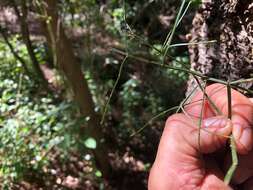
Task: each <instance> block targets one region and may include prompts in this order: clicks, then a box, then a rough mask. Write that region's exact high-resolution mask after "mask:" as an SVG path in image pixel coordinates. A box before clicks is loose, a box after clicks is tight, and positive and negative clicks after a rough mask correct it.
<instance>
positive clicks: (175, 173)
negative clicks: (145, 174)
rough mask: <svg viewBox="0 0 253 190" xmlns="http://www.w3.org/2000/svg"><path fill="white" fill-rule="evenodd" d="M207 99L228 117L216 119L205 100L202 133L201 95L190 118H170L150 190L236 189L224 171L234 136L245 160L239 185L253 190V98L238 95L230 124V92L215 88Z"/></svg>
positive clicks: (188, 111)
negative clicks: (224, 180)
mask: <svg viewBox="0 0 253 190" xmlns="http://www.w3.org/2000/svg"><path fill="white" fill-rule="evenodd" d="M206 93H207V95H208V97H209V98H210V99H211V100H212V102H213V103H214V104H215V105H216V106H217V107H218V109H219V110H220V111H221V112H222V115H218V114H217V113H215V111H214V108H213V107H212V106H211V104H210V103H209V101H207V100H205V101H204V104H203V105H204V106H203V111H202V118H201V121H202V125H201V130H200V132H199V130H198V122H199V120H200V113H201V110H202V99H203V93H202V92H198V93H197V94H196V95H195V96H194V97H193V99H192V100H191V103H190V104H189V105H188V106H186V107H185V110H186V114H182V113H181V114H174V115H173V116H171V117H169V118H168V120H167V121H166V125H165V129H164V132H163V135H162V138H161V141H160V144H159V148H158V152H157V156H156V160H155V162H154V165H153V167H152V169H151V172H150V176H149V184H148V186H149V190H174V189H175V190H178V189H182V190H195V189H203V190H211V189H212V190H227V189H231V187H229V186H227V185H226V184H224V182H223V178H224V171H223V169H224V167H229V165H230V164H228V159H226V156H225V154H226V149H225V147H226V146H225V145H226V142H227V139H228V136H230V134H231V133H232V134H233V136H234V138H235V141H236V148H237V152H238V153H239V154H240V155H239V165H238V168H237V170H236V172H235V175H234V178H233V182H234V183H235V184H244V187H243V188H244V190H248V189H250V188H251V187H252V185H251V184H253V180H252V179H253V178H252V179H251V177H252V176H253V166H252V167H251V168H250V167H249V163H250V162H252V161H251V160H253V151H251V149H252V146H253V133H252V128H251V127H252V123H253V104H252V103H251V102H250V100H249V99H248V98H246V97H245V96H243V95H242V94H240V93H239V92H237V91H235V90H232V94H231V95H232V120H231V121H230V120H229V119H227V115H228V105H227V104H228V103H227V90H226V86H224V85H220V84H213V85H210V86H208V87H207V88H206ZM199 135H200V138H199ZM198 139H199V140H200V142H198ZM222 149H223V150H222ZM220 150H222V151H220ZM220 152H221V154H220ZM224 153H225V154H224ZM215 154H217V155H215ZM227 154H230V153H227ZM221 155H222V156H221ZM241 162H242V163H241ZM224 165H225V166H224Z"/></svg>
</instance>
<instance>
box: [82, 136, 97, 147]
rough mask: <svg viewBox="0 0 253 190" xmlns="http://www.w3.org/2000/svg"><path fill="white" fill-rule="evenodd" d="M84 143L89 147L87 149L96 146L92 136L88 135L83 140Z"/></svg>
mask: <svg viewBox="0 0 253 190" xmlns="http://www.w3.org/2000/svg"><path fill="white" fill-rule="evenodd" d="M84 145H85V146H86V147H87V148H89V149H96V147H97V142H96V140H95V139H94V138H92V137H89V138H88V139H86V140H85V141H84Z"/></svg>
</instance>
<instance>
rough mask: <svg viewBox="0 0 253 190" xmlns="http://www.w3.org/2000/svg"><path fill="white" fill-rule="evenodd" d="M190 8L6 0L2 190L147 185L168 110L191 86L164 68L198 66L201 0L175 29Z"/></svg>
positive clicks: (1, 47)
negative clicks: (192, 57) (192, 45)
mask: <svg viewBox="0 0 253 190" xmlns="http://www.w3.org/2000/svg"><path fill="white" fill-rule="evenodd" d="M181 3H182V2H181V1H177V0H138V1H135V0H125V1H121V0H58V1H57V0H0V184H1V185H0V186H1V188H2V189H19V190H21V189H24V190H25V189H36V190H37V189H50V190H53V189H81V190H93V189H100V190H103V189H109V190H110V189H116V190H125V189H126V190H127V189H128V190H129V189H132V190H134V189H138V190H142V189H146V188H147V178H148V172H149V169H150V167H151V165H152V163H153V161H154V158H155V154H156V149H157V146H158V142H159V138H160V135H161V132H162V130H163V127H164V122H165V120H166V118H167V117H168V115H169V112H167V111H166V110H167V109H169V108H171V107H173V106H176V105H178V104H179V103H180V101H181V100H182V99H183V98H184V94H185V92H186V88H187V85H186V83H187V80H188V75H187V74H185V73H184V72H181V71H178V70H171V69H169V68H167V67H163V63H165V64H166V65H170V66H175V67H179V68H181V67H185V68H189V67H190V63H189V55H188V49H187V46H183V45H182V43H186V42H187V39H186V36H187V34H188V33H189V32H190V30H191V27H192V26H191V23H192V19H193V17H194V15H195V11H196V9H197V8H198V6H199V2H198V1H192V2H191V5H190V6H189V7H187V8H185V9H184V10H185V12H184V16H183V17H182V19H181V21H180V23H179V24H178V25H177V26H175V20H176V17H177V14H178V13H179V11H180V9H179V8H180V6H181ZM185 3H186V4H185V7H186V6H187V2H185ZM173 28H174V29H175V30H174V32H172V33H173V35H168V34H171V32H170V31H173ZM167 36H168V37H169V39H168V37H167ZM172 37H173V38H172ZM166 38H167V39H166ZM166 40H167V42H168V40H169V42H168V43H169V45H170V44H175V45H174V46H173V47H171V48H168V49H167V51H168V52H167V53H168V55H169V56H164V55H163V51H162V50H163V49H164V48H163V47H164V44H165V42H166ZM180 44H181V45H180ZM165 49H166V48H165ZM182 63H183V66H182ZM143 127H144V130H141V131H138V130H140V129H141V128H143Z"/></svg>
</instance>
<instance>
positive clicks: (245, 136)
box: [239, 128, 252, 151]
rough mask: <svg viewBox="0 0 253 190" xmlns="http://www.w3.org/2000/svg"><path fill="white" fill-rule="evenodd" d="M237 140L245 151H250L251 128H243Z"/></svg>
mask: <svg viewBox="0 0 253 190" xmlns="http://www.w3.org/2000/svg"><path fill="white" fill-rule="evenodd" d="M239 142H240V143H241V145H242V146H243V147H244V148H245V149H246V150H247V151H250V150H251V149H252V130H251V128H245V129H243V131H242V134H241V137H240V139H239Z"/></svg>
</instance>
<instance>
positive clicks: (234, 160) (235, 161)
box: [224, 81, 238, 185]
mask: <svg viewBox="0 0 253 190" xmlns="http://www.w3.org/2000/svg"><path fill="white" fill-rule="evenodd" d="M227 96H228V119H230V120H231V119H232V96H231V86H230V82H229V81H228V82H227ZM230 148H231V155H232V165H231V166H230V168H229V170H228V172H227V173H226V176H225V178H224V183H225V184H227V185H228V184H229V183H230V181H231V179H232V177H233V175H234V172H235V170H236V167H237V165H238V157H237V153H236V145H235V139H234V137H233V135H231V136H230Z"/></svg>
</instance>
